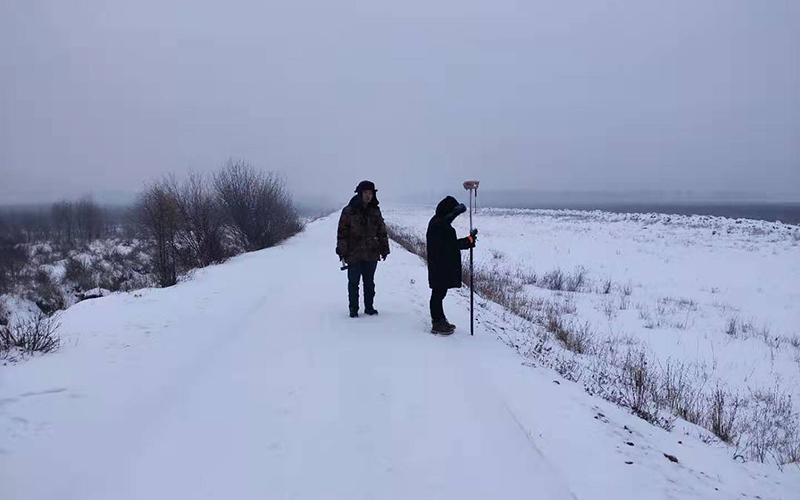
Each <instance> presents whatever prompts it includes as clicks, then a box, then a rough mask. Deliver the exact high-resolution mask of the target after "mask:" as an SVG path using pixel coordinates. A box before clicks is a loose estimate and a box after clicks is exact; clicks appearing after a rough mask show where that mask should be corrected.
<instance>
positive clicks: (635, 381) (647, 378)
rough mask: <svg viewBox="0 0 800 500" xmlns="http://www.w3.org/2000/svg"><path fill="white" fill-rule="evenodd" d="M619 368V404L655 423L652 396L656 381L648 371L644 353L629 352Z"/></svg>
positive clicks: (651, 372)
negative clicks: (620, 370)
mask: <svg viewBox="0 0 800 500" xmlns="http://www.w3.org/2000/svg"><path fill="white" fill-rule="evenodd" d="M621 368H622V373H621V377H620V380H619V381H620V384H619V390H620V402H621V403H622V404H623V406H627V407H628V408H630V409H631V411H633V412H634V413H635V414H636V415H638V416H639V417H641V418H643V419H644V420H647V421H648V422H656V421H657V420H658V416H657V413H658V409H657V405H656V399H655V397H654V395H655V394H656V393H657V390H658V389H657V387H658V379H657V377H656V376H655V374H654V373H653V371H652V370H651V369H650V366H649V362H648V360H647V355H646V353H645V352H644V351H643V350H638V351H637V350H629V351H628V352H627V353H626V355H625V359H624V360H623V362H622V367H621Z"/></svg>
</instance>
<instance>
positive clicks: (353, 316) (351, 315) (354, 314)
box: [350, 309, 358, 318]
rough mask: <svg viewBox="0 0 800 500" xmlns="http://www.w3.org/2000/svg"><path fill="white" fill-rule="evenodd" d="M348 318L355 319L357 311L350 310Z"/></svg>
mask: <svg viewBox="0 0 800 500" xmlns="http://www.w3.org/2000/svg"><path fill="white" fill-rule="evenodd" d="M350 317H351V318H357V317H358V311H357V310H356V309H350Z"/></svg>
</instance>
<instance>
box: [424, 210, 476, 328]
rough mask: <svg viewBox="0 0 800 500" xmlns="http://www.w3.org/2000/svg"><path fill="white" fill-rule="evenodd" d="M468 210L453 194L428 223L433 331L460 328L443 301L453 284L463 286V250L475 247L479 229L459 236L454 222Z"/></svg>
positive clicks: (456, 286) (453, 286)
mask: <svg viewBox="0 0 800 500" xmlns="http://www.w3.org/2000/svg"><path fill="white" fill-rule="evenodd" d="M466 211H467V207H465V206H464V204H463V203H459V202H458V201H457V200H456V199H455V198H453V197H452V196H448V197H447V198H445V199H443V200H442V201H440V202H439V205H438V206H437V207H436V214H435V215H434V216H433V218H431V221H430V223H428V234H427V240H428V284H429V285H430V287H431V304H430V306H431V324H432V327H431V333H438V334H442V335H450V334H451V333H453V331H454V330H455V329H456V327H455V325H453V324H451V323H450V322H448V321H447V318H446V317H445V315H444V307H443V305H442V301H443V300H444V297H445V296H446V295H447V290H448V289H449V288H461V250H466V249H468V248H473V247H474V246H475V242H476V241H477V238H478V230H477V229H473V230H472V232H471V233H470V235H469V236H467V237H466V238H461V239H457V238H456V230H455V229H453V226H452V225H451V224H452V223H453V220H455V218H456V217H458V216H459V215H461V214H463V213H464V212H466Z"/></svg>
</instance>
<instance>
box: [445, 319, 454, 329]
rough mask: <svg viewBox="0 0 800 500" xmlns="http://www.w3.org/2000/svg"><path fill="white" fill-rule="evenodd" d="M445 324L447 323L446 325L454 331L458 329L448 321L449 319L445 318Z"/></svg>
mask: <svg viewBox="0 0 800 500" xmlns="http://www.w3.org/2000/svg"><path fill="white" fill-rule="evenodd" d="M444 322H445V324H447V327H448V328H450V329H452V330H455V329H456V325H454V324H453V323H450V322H449V321H447V318H444Z"/></svg>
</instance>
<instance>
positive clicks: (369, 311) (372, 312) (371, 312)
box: [364, 306, 378, 316]
mask: <svg viewBox="0 0 800 500" xmlns="http://www.w3.org/2000/svg"><path fill="white" fill-rule="evenodd" d="M364 313H365V314H369V315H370V316H375V315H376V314H378V310H377V309H375V308H374V307H372V306H369V307H366V308H364Z"/></svg>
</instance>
